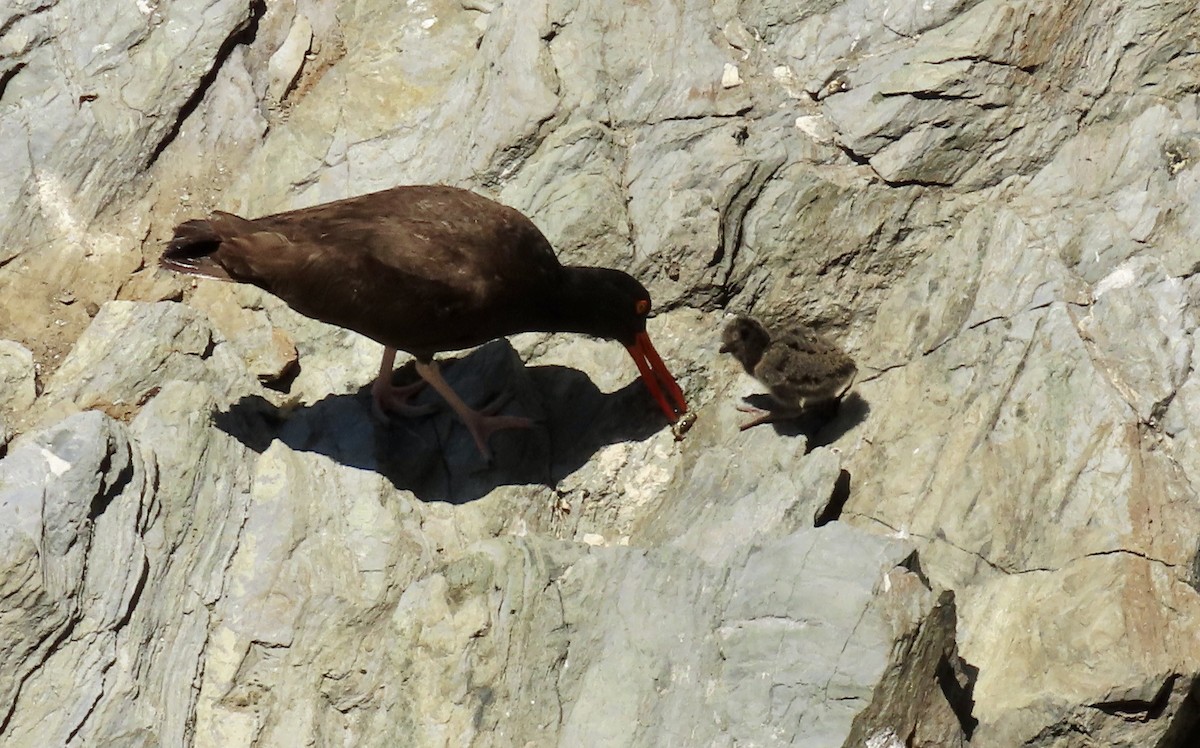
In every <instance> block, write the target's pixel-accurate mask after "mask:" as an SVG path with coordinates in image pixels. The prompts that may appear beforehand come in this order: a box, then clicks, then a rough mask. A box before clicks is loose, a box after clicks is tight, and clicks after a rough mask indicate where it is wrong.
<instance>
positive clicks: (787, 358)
mask: <svg viewBox="0 0 1200 748" xmlns="http://www.w3.org/2000/svg"><path fill="white" fill-rule="evenodd" d="M855 371H856V369H855V366H854V362H853V361H852V360H851V359H850V357H849V356H847V355H846V354H845V353H844V352H843V351H842V350H841V348H839V347H838V346H837V345H835V344H833V343H832V342H830V341H829V340H827V339H826V338H824V337H822V336H820V335H817V334H816V333H813V332H811V331H808V330H793V331H787V332H785V333H783V334H780V335H777V336H776V337H775V338H773V339H772V341H771V344H770V345H769V346H767V350H766V351H765V352H764V353H763V357H762V360H761V361H760V362H759V364H758V366H756V367H755V370H754V373H755V376H756V377H757V378H758V380H759V381H761V382H762V383H763V384H764V385H765V386H766V387H767V389H769V390H770V391H771V394H772V395H773V396H774V397H775V398H777V399H778V400H780V401H781V402H784V403H789V404H791V403H798V402H799V401H800V400H802V399H804V398H812V397H824V396H830V395H833V394H836V391H837V389H838V388H839V385H841V384H842V383H844V382H846V381H847V380H848V379H850V378H852V377H853V376H854V373H855Z"/></svg>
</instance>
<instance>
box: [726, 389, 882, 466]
mask: <svg viewBox="0 0 1200 748" xmlns="http://www.w3.org/2000/svg"><path fill="white" fill-rule="evenodd" d="M743 400H745V401H746V403H747V404H749V405H752V406H754V407H755V408H759V409H761V410H770V409H771V407H772V406H773V405H775V404H776V403H775V400H774V399H772V398H771V396H770V395H765V394H756V395H747V396H746V397H744V398H743ZM870 412H871V406H870V404H869V403H868V402H867V401H866V399H864V398H863V397H862V396H861V395H859V394H858V393H857V392H850V393H848V394H847V395H846V396H845V397H843V398H842V399H841V400H840V401H839V400H830V401H828V402H824V403H817V404H815V405H811V406H809V407H807V408H805V409H804V410H803V411H802V412H800V413H799V414H798V415H795V416H790V417H786V418H781V419H780V420H778V421H772V422H771V426H772V427H773V428H774V429H775V433H777V434H779V435H780V436H804V437H805V439H807V441H808V446H807V449H806V451H809V452H811V451H812V450H814V449H816V448H817V447H825V446H828V445H830V444H833V443H834V442H836V441H837V440H838V439H840V438H842V436H843V435H844V434H845V433H846V432H848V431H849V430H850V429H852V428H854V427H855V426H857V425H858V424H860V423H862V422H863V421H865V420H866V418H867V414H869V413H870ZM757 428H761V427H757Z"/></svg>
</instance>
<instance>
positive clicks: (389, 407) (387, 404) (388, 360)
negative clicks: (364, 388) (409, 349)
mask: <svg viewBox="0 0 1200 748" xmlns="http://www.w3.org/2000/svg"><path fill="white" fill-rule="evenodd" d="M395 363H396V349H395V348H387V347H385V348H384V349H383V360H382V361H380V362H379V376H377V377H375V382H374V384H372V385H371V412H372V413H374V414H375V417H376V418H377V419H379V420H380V421H387V420H388V416H387V414H388V413H396V414H398V415H402V416H408V417H413V416H423V415H427V414H429V413H432V412H433V411H434V410H436V408H435V407H434V406H433V405H412V404H410V403H409V402H408V401H409V400H410V399H411V398H412V396H413V395H415V394H417V393H418V392H420V391H421V389H422V388H423V387H425V381H424V380H419V381H416V382H413V383H412V384H406V385H404V386H402V387H397V386H395V385H393V384H392V367H393V366H394V365H395Z"/></svg>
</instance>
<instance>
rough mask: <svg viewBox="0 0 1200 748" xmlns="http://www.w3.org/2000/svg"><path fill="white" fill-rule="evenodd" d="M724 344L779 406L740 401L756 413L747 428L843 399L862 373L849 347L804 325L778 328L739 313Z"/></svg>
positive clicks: (724, 350) (727, 330)
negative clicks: (766, 407) (762, 406)
mask: <svg viewBox="0 0 1200 748" xmlns="http://www.w3.org/2000/svg"><path fill="white" fill-rule="evenodd" d="M720 350H721V353H730V354H732V355H733V357H734V358H735V359H737V361H738V363H740V364H741V365H742V368H744V369H745V370H746V373H747V374H749V375H750V376H752V377H754V378H755V379H757V380H758V381H759V382H761V383H762V384H763V385H764V386H765V387H766V388H767V391H768V392H769V393H770V395H771V398H772V399H773V400H774V401H775V403H776V408H775V409H773V410H762V409H760V408H754V407H752V406H749V405H739V406H738V410H741V411H744V412H747V413H754V414H756V417H755V418H754V419H752V420H749V421H747V422H746V423H743V424H742V425H741V427H740V428H741V430H742V431H745V430H746V429H748V428H752V427H754V426H757V425H759V424H762V423H769V422H771V421H779V420H784V419H787V418H795V417H797V416H799V415H800V414H801V413H802V412H803V411H804V410H805V409H806V408H808V407H810V406H813V405H818V404H822V403H830V402H834V401H838V400H840V399H841V398H842V396H843V395H845V394H846V391H847V390H849V389H850V385H852V384H854V378H855V376H857V374H858V367H857V366H855V364H854V360H853V359H852V358H850V356H849V355H848V354H847V353H846V352H845V351H843V350H842V349H841V348H839V347H838V346H837V344H835V343H833V342H832V341H830V340H829V339H828V338H826V337H824V336H822V335H820V334H818V333H817V332H816V331H814V330H812V329H810V328H808V327H806V326H804V325H793V326H791V327H786V328H784V329H781V330H777V331H775V332H773V333H772V332H769V331H768V330H767V328H766V327H764V326H763V325H762V323H761V322H759V321H758V320H756V319H754V318H753V317H746V316H737V317H734V318H733V319H731V320H730V321H729V323H728V324H727V325H726V326H725V329H724V330H723V331H722V332H721V348H720Z"/></svg>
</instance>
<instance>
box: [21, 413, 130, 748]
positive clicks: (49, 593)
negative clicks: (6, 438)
mask: <svg viewBox="0 0 1200 748" xmlns="http://www.w3.org/2000/svg"><path fill="white" fill-rule="evenodd" d="M144 490H145V478H144V469H143V468H142V466H141V465H140V463H139V460H138V459H137V457H136V456H135V455H134V454H133V453H132V452H131V449H130V444H129V440H128V437H127V436H126V433H125V430H124V428H123V427H122V426H121V425H120V424H119V423H116V422H115V421H113V420H111V419H109V418H107V417H105V416H103V415H102V414H100V413H96V412H89V413H80V414H78V415H76V416H73V417H71V418H68V419H66V420H64V421H62V422H61V423H59V424H58V425H56V426H54V427H53V428H51V429H49V430H47V431H44V432H41V433H39V434H36V435H32V436H31V437H29V438H27V439H23V440H22V441H21V442H19V443H18V444H17V445H16V446H14V448H13V449H12V451H11V452H10V453H9V455H8V456H7V457H5V458H4V460H3V461H0V513H3V515H4V521H3V522H2V523H0V528H2V529H0V545H2V546H3V550H4V552H3V554H2V557H3V559H4V569H3V570H2V571H0V619H2V620H4V621H5V622H6V625H5V626H4V642H5V647H4V654H3V658H4V665H5V667H4V675H3V677H2V678H0V693H3V703H5V704H7V705H8V708H7V709H6V713H5V722H6V724H7V725H8V727H9V729H8V730H7V731H6V736H7V738H8V739H9V740H10V741H12V744H14V745H23V744H32V742H31V741H35V740H40V741H46V742H51V743H55V744H64V745H65V744H66V742H67V740H68V738H69V737H70V736H71V735H72V734H74V732H75V730H77V729H78V727H79V726H80V725H81V724H82V723H83V722H84V720H86V719H87V717H88V714H89V712H90V710H91V708H92V706H93V705H94V704H95V703H96V701H97V700H98V699H100V697H101V695H102V694H103V693H104V673H105V672H106V671H108V670H109V669H110V668H111V667H112V666H113V665H114V664H115V663H116V661H117V657H118V647H117V639H118V635H119V631H120V629H121V628H122V627H123V626H124V624H125V621H126V620H127V619H128V616H129V615H130V612H131V611H132V609H133V607H134V606H135V605H136V604H137V599H138V595H139V594H140V592H141V587H142V584H143V583H144V581H145V573H146V558H145V547H144V545H145V541H144V538H143V537H142V532H143V531H144V530H145V526H144V525H143V524H141V516H140V515H141V511H142V506H141V499H142V496H143V492H144ZM55 693H60V694H61V693H72V694H73V697H72V698H71V699H69V700H67V701H66V702H64V701H63V700H62V699H61V698H58V697H55V696H54V694H55ZM17 712H20V713H21V714H20V715H17ZM48 713H57V714H58V715H59V717H58V719H56V720H54V721H53V724H50V723H49V721H47V720H45V718H44V716H43V717H42V718H39V719H36V720H35V721H34V722H33V723H32V724H30V723H27V722H26V721H25V715H30V716H32V715H39V714H40V715H46V714H48Z"/></svg>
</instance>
